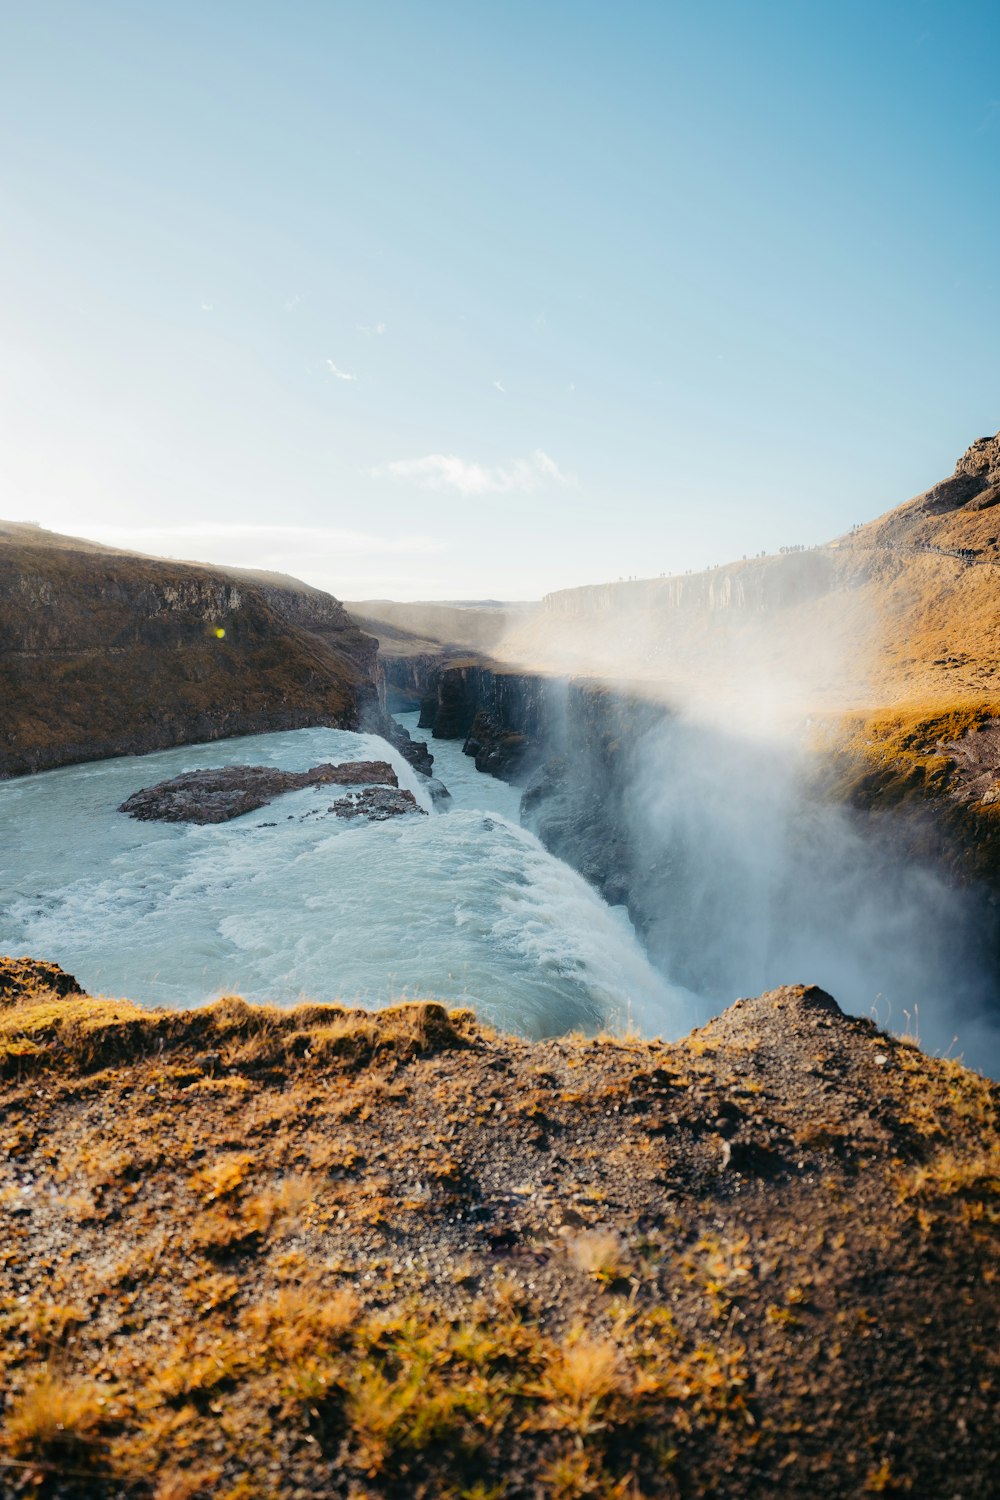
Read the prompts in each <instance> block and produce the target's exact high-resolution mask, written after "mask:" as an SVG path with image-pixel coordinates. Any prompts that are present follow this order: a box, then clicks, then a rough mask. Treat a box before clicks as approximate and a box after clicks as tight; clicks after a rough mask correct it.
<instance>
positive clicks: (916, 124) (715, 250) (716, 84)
mask: <svg viewBox="0 0 1000 1500" xmlns="http://www.w3.org/2000/svg"><path fill="white" fill-rule="evenodd" d="M998 41H1000V16H998V13H997V11H996V8H995V7H993V6H991V5H987V4H984V3H968V4H958V5H955V4H949V5H947V6H945V5H944V4H941V3H936V0H935V3H918V4H907V5H904V4H901V3H887V4H883V5H879V6H877V7H871V6H861V5H860V4H848V5H846V6H842V7H839V8H837V10H836V11H835V12H834V11H824V10H820V9H818V8H809V9H807V8H803V7H799V6H796V5H794V4H791V3H768V4H765V5H762V6H757V7H752V8H750V7H742V6H739V5H737V4H735V3H722V4H719V5H716V6H713V7H711V8H700V9H699V10H697V11H694V10H692V9H690V8H687V7H682V6H679V5H674V4H669V5H653V4H633V5H631V6H629V7H627V8H624V9H621V10H618V11H615V12H612V11H610V10H609V9H608V8H607V7H603V6H598V5H592V4H574V5H568V4H561V3H553V4H549V5H546V6H545V7H543V8H538V7H531V6H528V5H525V4H521V3H512V4H508V5H505V6H503V7H498V8H492V9H489V10H487V9H486V8H484V7H470V6H464V5H459V4H452V3H438V4H436V5H435V6H433V7H421V8H419V9H417V8H413V7H408V6H405V5H402V4H394V3H375V4H371V5H367V6H364V7H361V6H357V5H350V4H330V5H320V4H316V3H306V0H303V3H298V4H292V5H290V6H285V7H281V8H280V9H279V8H277V7H273V6H268V5H262V4H245V5H240V6H236V5H234V4H231V3H223V4H219V5H216V6H213V7H211V8H206V7H201V6H195V5H193V4H190V3H184V0H182V3H179V4H176V5H174V6H171V7H170V8H169V9H168V8H166V7H160V6H153V5H135V4H129V5H125V4H117V3H96V4H93V5H90V6H88V7H78V6H74V5H70V4H65V3H57V0H38V3H36V4H34V5H33V6H32V7H30V9H28V8H18V9H15V8H13V7H8V8H7V10H6V11H5V13H4V15H3V17H2V18H0V124H2V128H3V131H4V136H5V140H6V147H7V149H6V152H5V167H4V171H3V174H2V178H0V192H2V204H3V218H4V225H5V228H4V232H3V237H2V239H0V273H2V282H3V286H4V290H5V295H4V297H3V299H2V302H0V331H2V335H3V336H2V343H0V347H2V350H3V353H2V355H0V390H2V393H3V403H4V411H5V416H6V423H5V426H6V429H7V442H6V444H5V445H4V451H3V456H2V458H0V484H2V486H3V493H4V495H5V504H4V507H3V509H4V510H5V512H6V513H7V514H8V515H10V516H11V517H12V518H15V519H28V520H35V521H38V522H40V523H41V524H43V525H45V526H47V527H51V528H52V529H54V530H59V531H63V532H69V533H73V534H78V535H85V536H88V537H92V538H95V539H97V540H99V541H104V542H107V543H110V544H113V545H115V546H121V547H127V548H134V549H136V550H140V551H143V552H148V553H153V554H160V555H169V556H176V557H186V558H197V559H201V560H205V561H214V562H220V563H230V564H234V565H241V566H252V567H259V568H272V569H279V570H282V571H286V572H290V573H294V574H296V575H298V576H299V577H302V578H304V579H305V580H306V581H308V582H310V583H312V584H315V585H317V586H319V587H322V588H326V589H329V590H330V591H331V592H333V593H335V594H337V595H338V596H339V597H341V598H346V599H359V598H366V597H367V598H373V597H378V596H388V597H394V598H397V599H403V600H405V599H416V598H424V599H434V598H441V599H448V598H475V597H493V598H508V599H518V598H532V597H538V596H539V595H541V594H542V593H544V592H548V591H550V590H552V589H556V588H560V587H568V586H573V585H576V584H583V583H588V582H596V581H600V580H603V579H611V578H617V577H619V576H630V575H646V576H648V575H649V574H658V573H660V572H667V573H673V572H683V571H684V570H685V569H687V568H700V567H702V566H705V565H711V564H713V563H717V562H725V561H727V560H728V559H730V558H732V557H738V556H740V555H742V554H744V553H750V554H753V553H755V552H757V551H760V550H762V549H763V550H767V551H773V550H777V549H778V548H779V547H780V546H783V545H795V544H804V545H810V544H813V543H815V542H819V541H822V540H824V539H825V538H827V537H830V536H833V535H836V534H838V533H840V532H843V531H845V530H847V529H848V528H849V527H850V526H851V525H852V524H853V523H854V522H857V521H862V520H866V519H868V518H869V517H871V516H873V515H875V514H877V513H878V512H880V511H882V510H885V509H887V508H888V507H889V506H892V505H895V504H896V503H898V502H899V501H902V500H904V499H906V498H907V497H909V496H910V495H912V494H915V493H916V492H917V491H919V490H920V489H922V488H924V487H925V485H926V483H927V482H929V480H930V479H932V478H936V477H938V476H940V475H942V474H944V473H947V472H949V471H950V469H951V467H952V465H953V463H954V461H955V459H956V457H957V456H958V455H959V454H960V453H961V452H962V451H963V450H964V449H965V448H966V447H967V445H968V443H969V442H970V441H971V440H972V438H974V437H976V436H978V435H979V434H980V433H986V432H993V431H995V429H996V427H997V425H998V424H997V408H998V394H1000V392H998V381H997V375H996V367H995V361H994V359H993V354H992V348H991V346H990V344H989V341H988V339H986V338H984V337H982V333H983V331H985V330H987V329H989V328H991V327H994V326H996V325H997V322H998V320H1000V277H998V274H997V269H996V254H995V248H994V246H995V241H996V230H997V228H998V227H1000V209H998V207H997V205H998V202H1000V197H998V193H997V188H998V186H1000V184H998V182H997V177H998V171H997V163H998V161H1000V91H998V86H997V84H996V77H997V71H998V70H997V60H998V59H997V53H998Z"/></svg>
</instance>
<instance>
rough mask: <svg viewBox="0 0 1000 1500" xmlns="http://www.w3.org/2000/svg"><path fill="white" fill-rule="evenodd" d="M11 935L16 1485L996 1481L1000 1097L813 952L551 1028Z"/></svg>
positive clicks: (496, 1487) (86, 1491) (6, 1316)
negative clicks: (258, 983) (624, 1033)
mask: <svg viewBox="0 0 1000 1500" xmlns="http://www.w3.org/2000/svg"><path fill="white" fill-rule="evenodd" d="M15 967H16V976H15V980H14V984H15V986H16V989H17V997H16V1000H15V1002H14V1003H13V1004H8V1003H6V1002H5V1003H4V1005H3V1006H0V1076H2V1078H3V1090H2V1096H0V1103H2V1130H3V1140H4V1145H5V1152H4V1155H3V1157H2V1158H0V1223H2V1226H3V1247H4V1253H3V1256H2V1257H0V1309H2V1310H3V1328H4V1337H3V1339H2V1340H0V1386H2V1389H3V1390H4V1392H5V1398H4V1407H3V1411H2V1413H0V1462H2V1465H3V1467H2V1469H0V1472H3V1473H4V1474H5V1476H6V1477H5V1478H4V1479H3V1480H2V1481H0V1484H2V1485H4V1486H6V1490H7V1491H9V1492H10V1493H12V1494H13V1493H18V1494H24V1495H32V1496H35V1497H38V1500H43V1497H45V1500H55V1497H59V1500H87V1497H91V1496H98V1495H102V1496H104V1495H106V1496H114V1497H117V1500H149V1497H151V1496H152V1495H154V1494H155V1495H159V1496H166V1495H185V1496H188V1497H191V1500H196V1497H201V1496H205V1497H207V1496H212V1497H213V1500H216V1497H217V1500H247V1497H250V1496H254V1495H261V1494H266V1495H268V1496H270V1497H272V1500H291V1497H293V1496H294V1497H296V1500H320V1497H324V1500H331V1497H342V1500H362V1497H370V1500H404V1497H411V1496H421V1495H423V1496H427V1497H430V1496H455V1497H456V1500H457V1497H459V1496H462V1495H464V1496H469V1497H471V1496H473V1495H487V1494H494V1495H500V1494H503V1495H505V1496H507V1497H509V1500H538V1497H540V1496H554V1495H562V1496H564V1497H566V1496H570V1495H591V1496H605V1497H612V1496H618V1497H622V1500H624V1497H629V1496H639V1495H642V1496H646V1497H648V1500H688V1497H692V1500H693V1497H713V1500H745V1497H748V1496H761V1497H763V1496H769V1497H788V1500H799V1497H801V1500H842V1497H844V1496H847V1495H852V1496H853V1495H865V1494H898V1495H913V1496H918V1495H919V1496H928V1497H929V1496H962V1497H968V1500H973V1497H978V1496H980V1495H986V1494H987V1493H990V1492H991V1487H992V1485H993V1481H994V1479H995V1475H996V1472H997V1466H998V1464H1000V1445H998V1431H997V1426H996V1423H995V1421H993V1415H994V1412H995V1403H996V1377H995V1353H996V1349H997V1347H998V1344H1000V1327H998V1313H1000V1292H998V1282H997V1279H996V1276H995V1274H994V1273H995V1266H996V1256H997V1250H998V1244H997V1226H996V1207H997V1203H998V1197H997V1194H998V1191H1000V1186H998V1184H1000V1133H998V1102H1000V1100H998V1094H1000V1091H998V1089H997V1086H996V1085H991V1084H989V1083H988V1082H987V1081H986V1080H984V1079H982V1078H980V1077H978V1076H977V1075H975V1074H973V1073H970V1072H968V1071H967V1070H966V1069H964V1068H962V1067H960V1066H959V1065H958V1064H956V1063H954V1062H949V1061H945V1060H941V1059H933V1058H929V1057H926V1056H925V1055H923V1054H922V1053H921V1052H919V1051H918V1050H917V1049H916V1048H915V1047H913V1046H911V1045H908V1044H905V1043H902V1042H900V1041H898V1040H896V1039H894V1038H892V1037H890V1036H887V1035H886V1034H884V1033H883V1032H880V1031H879V1030H878V1029H877V1028H876V1027H875V1026H874V1025H873V1024H872V1023H871V1022H870V1021H868V1020H858V1019H851V1018H848V1017H846V1016H844V1015H843V1014H841V1012H840V1011H839V1009H838V1007H837V1005H836V1003H835V1002H834V1001H833V1000H832V999H831V998H830V996H829V995H825V994H823V992H822V991H820V990H817V989H815V988H811V987H807V986H802V985H791V986H787V987H785V988H782V989H779V990H776V991H772V992H770V993H768V994H765V995H762V996H761V997H759V998H758V999H755V1000H744V1001H741V1002H739V1003H738V1004H737V1005H735V1006H733V1007H732V1008H730V1009H729V1010H728V1011H726V1012H725V1013H724V1014H723V1015H722V1016H720V1017H719V1019H718V1020H716V1021H714V1022H712V1023H711V1024H710V1025H709V1026H707V1027H705V1028H704V1029H702V1030H701V1031H697V1032H694V1033H692V1035H691V1036H689V1037H687V1038H685V1039H683V1040H681V1041H679V1042H676V1043H673V1044H669V1045H667V1044H664V1043H663V1042H660V1041H638V1040H636V1039H634V1038H629V1039H616V1038H608V1037H605V1038H600V1039H592V1040H587V1039H585V1038H581V1037H579V1036H577V1037H572V1038H563V1039H553V1040H549V1041H545V1042H537V1043H531V1042H527V1041H524V1040H523V1039H519V1038H516V1037H509V1036H498V1035H496V1034H495V1033H493V1032H490V1031H489V1030H487V1029H485V1028H483V1027H481V1026H479V1025H477V1024H476V1023H475V1021H474V1020H473V1018H472V1017H471V1015H470V1014H469V1013H468V1012H452V1013H448V1012H446V1011H445V1010H444V1009H443V1008H442V1007H441V1006H439V1005H435V1004H433V1003H421V1004H414V1005H406V1006H397V1007H394V1008H392V1009H389V1010H386V1011H383V1012H381V1013H376V1014H369V1013H366V1012H363V1011H357V1010H345V1009H341V1008H338V1007H333V1006H318V1005H304V1006H299V1007H298V1008H297V1009H294V1010H285V1011H282V1010H273V1009H265V1008H258V1007H253V1006H249V1005H246V1004H245V1003H244V1002H242V1001H240V1000H236V999H227V1000H223V1001H220V1002H218V1003H217V1004H216V1005H213V1006H210V1007H207V1008H202V1009H199V1010H192V1011H183V1012H177V1011H150V1010H144V1009H143V1008H141V1007H139V1006H136V1005H133V1004H131V1003H130V1002H128V1001H125V1000H117V1001H116V1000H106V999H104V1000H95V999H91V998H89V997H87V996H85V995H82V994H80V993H79V992H78V991H75V987H74V986H72V984H71V983H62V984H58V983H55V982H54V981H55V980H56V979H57V977H58V976H57V974H56V973H54V971H53V969H52V968H51V966H48V965H39V966H38V969H37V972H36V975H35V983H34V984H33V985H32V984H30V983H29V981H30V978H31V975H30V972H29V965H28V963H27V961H25V960H21V961H19V962H18V963H17V964H16V965H15ZM5 970H6V964H5V962H4V961H2V960H0V994H2V993H4V988H5V985H4V974H5Z"/></svg>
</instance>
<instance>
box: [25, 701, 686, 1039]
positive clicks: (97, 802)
mask: <svg viewBox="0 0 1000 1500" xmlns="http://www.w3.org/2000/svg"><path fill="white" fill-rule="evenodd" d="M433 749H434V753H435V756H436V764H435V772H436V773H437V774H439V775H440V776H441V778H442V780H444V782H445V784H446V785H448V786H449V787H450V789H451V790H452V792H453V795H454V802H453V805H452V807H453V810H451V811H449V812H447V813H443V814H434V813H433V812H432V813H431V816H429V817H418V816H416V815H413V816H410V817H405V818H398V819H394V820H391V821H389V822H386V823H381V824H368V823H363V822H360V821H358V822H357V823H345V822H343V821H341V820H340V819H338V818H336V817H335V816H333V815H332V814H330V813H329V812H328V808H329V806H330V803H331V801H332V795H333V796H335V795H339V789H333V788H330V787H310V788H305V789H303V790H300V791H297V792H290V793H287V794H285V795H284V796H282V797H279V798H277V799H276V800H275V801H274V802H273V803H272V804H271V805H270V806H268V807H265V808H262V809H260V810H259V811H257V812H255V813H249V814H247V815H246V816H244V817H242V818H237V819H234V820H233V821H232V822H230V823H225V824H218V825H212V826H207V827H197V826H193V825H171V824H161V823H138V822H135V821H133V820H132V819H130V818H127V817H125V816H124V815H123V814H121V813H119V812H118V811H117V808H118V806H119V804H120V803H121V802H122V801H124V799H125V798H126V797H127V796H128V795H129V794H130V793H132V792H134V791H136V790H138V789H139V788H140V787H144V786H150V785H152V784H154V783H155V782H158V781H162V780H164V779H165V778H167V777H170V776H176V775H178V774H179V773H180V772H182V771H187V770H193V769H195V768H198V767H211V766H222V765H232V764H259V765H272V766H278V767H281V768H283V769H286V770H304V769H306V768H307V767H309V766H313V765H316V764H318V763H319V762H321V761H326V760H335V761H343V760H367V759H381V760H389V761H390V762H391V763H392V764H393V766H394V768H395V770H396V772H397V775H398V777H399V781H400V785H401V786H404V787H407V788H409V789H410V790H411V791H413V793H414V795H415V796H417V797H418V799H419V801H420V803H421V805H422V806H424V807H426V808H428V809H430V807H431V804H430V799H429V797H428V795H427V792H426V788H425V786H424V784H423V782H422V779H421V778H420V777H419V776H417V775H416V774H415V773H414V772H413V770H412V769H411V768H410V767H409V766H408V765H407V764H406V763H405V762H404V761H403V760H402V758H401V757H400V756H399V755H398V754H397V753H396V752H395V751H394V750H393V749H392V748H391V747H390V746H389V745H388V744H387V743H386V742H385V741H384V740H381V739H379V738H377V737H375V736H371V735H356V734H350V733H348V732H347V731H342V730H334V729H305V730H296V731H291V732H288V733H283V734H270V735H258V736H253V737H249V738H245V739H240V740H226V741H222V742H216V743H214V744H210V745H196V746H184V747H182V748H179V749H176V750H168V751H163V752H159V753H156V754H153V755H148V756H143V757H125V758H122V759H118V760H111V761H100V762H96V763H93V764H90V765H85V766H73V767H67V768H64V769H62V770H58V771H50V772H46V773H44V774H43V775H39V776H34V777H26V778H23V779H20V780H16V781H12V782H9V783H6V784H4V785H3V786H0V826H2V830H3V842H2V849H0V950H2V951H4V952H12V953H28V954H31V955H33V956H35V957H39V958H46V959H50V960H53V961H55V962H57V963H60V964H62V965H63V966H64V967H65V968H67V969H68V970H70V972H71V973H74V974H75V975H76V976H77V978H78V979H79V980H80V982H81V983H82V984H83V985H84V986H85V987H86V988H88V989H90V990H92V991H94V992H100V993H105V994H119V995H129V996H130V997H132V998H133V999H136V1000H140V1001H144V1002H147V1003H156V1004H165V1005H174V1006H183V1005H190V1004H195V1003H197V1002H200V1001H203V1000H205V999H208V998H210V997H212V996H215V995H218V994H222V993H232V992H236V993H240V994H244V995H246V996H247V997H248V998H250V999H254V1000H260V1001H265V1000H266V1001H271V1002H276V1003H279V1004H291V1003H294V1002H295V1001H296V1000H298V999H301V998H303V997H309V998H312V999H317V1000H331V1001H332V1000H342V1001H345V1002H349V1003H359V1004H364V1005H367V1006H378V1005H382V1004H385V1003H387V1002H389V1001H392V1000H394V999H398V998H400V997H409V998H417V997H423V996H428V997H434V998H437V999H440V1000H443V1001H445V1002H446V1003H449V1004H467V1005H471V1006H473V1007H474V1008H475V1009H476V1011H477V1012H478V1013H479V1014H480V1015H481V1016H483V1018H484V1019H486V1020H489V1021H492V1022H494V1023H495V1024H497V1025H500V1026H502V1027H504V1028H507V1029H512V1030H517V1031H521V1032H524V1033H526V1034H528V1035H533V1036H538V1035H546V1034H551V1033H555V1032H559V1031H562V1030H566V1029H568V1028H571V1027H587V1028H591V1027H598V1026H604V1025H616V1024H621V1023H622V1022H623V1021H625V1020H627V1019H631V1020H632V1021H633V1022H634V1023H635V1024H636V1025H638V1026H640V1027H641V1028H642V1029H643V1030H645V1031H648V1032H657V1033H662V1034H677V1033H679V1032H681V1031H683V1030H685V1029H686V1028H687V1027H688V1026H689V1025H690V1024H692V1021H693V1019H694V1016H693V1015H692V1013H691V1011H690V1009H689V1006H688V1003H687V1001H688V997H687V996H686V995H685V993H684V992H683V991H681V990H678V989H675V988H673V987H671V986H669V985H668V984H666V983H665V982H664V980H663V979H662V978H661V977H660V976H659V975H657V974H656V972H655V971H654V970H653V969H652V968H651V966H650V965H649V963H648V962H647V960H646V958H645V956H644V954H643V952H642V949H641V947H640V945H639V943H638V942H637V940H636V938H635V936H634V934H633V932H632V931H631V928H630V927H629V925H628V923H627V921H626V922H623V921H622V920H621V915H620V913H616V912H613V911H611V910H610V909H609V908H608V907H607V906H606V905H605V903H604V902H603V901H602V900H601V899H600V897H599V896H598V895H597V894H596V893H595V892H594V891H593V890H592V889H591V888H590V886H588V885H587V883H586V882H585V881H584V880H583V879H582V878H581V877H580V876H578V875H577V874H576V873H575V872H574V871H573V870H571V869H570V868H569V867H568V866H567V865H564V864H562V863H561V862H560V861H559V860H556V859H553V858H552V856H551V855H549V854H548V853H547V852H546V851H545V850H544V849H543V848H542V846H541V844H539V842H538V840H537V839H535V838H534V836H533V835H532V834H530V833H528V832H527V831H526V830H525V829H523V828H521V827H519V826H518V824H517V822H516V807H517V801H518V795H519V794H518V793H517V791H516V790H515V789H513V788H510V787H507V786H505V785H504V784H503V783H501V782H497V781H494V780H493V779H492V778H489V777H485V776H479V775H478V773H476V772H475V770H474V769H473V768H472V765H471V762H470V761H468V760H467V759H466V758H464V757H462V758H461V762H460V761H459V760H458V759H456V757H460V756H461V752H460V749H459V748H458V747H457V746H455V747H453V746H447V747H446V746H439V744H438V743H437V742H435V744H434V746H433ZM449 772H451V773H453V774H451V775H449ZM331 794H332V795H331ZM265 825H273V826H265Z"/></svg>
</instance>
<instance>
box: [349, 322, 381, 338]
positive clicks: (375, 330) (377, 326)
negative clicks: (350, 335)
mask: <svg viewBox="0 0 1000 1500" xmlns="http://www.w3.org/2000/svg"><path fill="white" fill-rule="evenodd" d="M355 327H356V328H357V330H358V332H359V333H364V334H367V335H368V337H369V338H370V337H371V336H372V334H375V335H381V334H383V333H385V324H384V323H357V324H355Z"/></svg>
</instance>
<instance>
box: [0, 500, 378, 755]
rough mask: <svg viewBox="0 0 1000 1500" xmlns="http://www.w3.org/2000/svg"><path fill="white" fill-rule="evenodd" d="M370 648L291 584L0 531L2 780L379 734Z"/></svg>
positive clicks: (329, 602)
mask: <svg viewBox="0 0 1000 1500" xmlns="http://www.w3.org/2000/svg"><path fill="white" fill-rule="evenodd" d="M376 652H377V645H376V642H375V640H374V639H373V638H372V637H370V636H367V635H365V634H363V633H362V631H360V630H359V629H358V628H357V626H356V625H354V624H353V622H352V621H351V620H350V619H348V617H347V615H346V613H345V611H344V609H343V606H342V605H341V604H340V603H339V601H338V600H336V599H334V598H332V597H331V596H330V595H329V594H325V593H323V592H322V591H321V590H319V589H313V588H311V587H309V586H308V585H307V584H304V583H301V582H300V581H299V580H297V579H293V578H286V577H283V576H281V575H279V574H261V573H252V572H246V571H243V570H239V569H232V568H219V567H214V566H210V565H201V564H193V563H181V562H174V561H172V560H169V559H157V558H147V557H138V556H134V555H132V554H129V553H124V552H118V551H115V550H114V549H113V548H105V547H101V546H99V545H98V544H96V543H91V542H87V541H83V540H80V539H79V538H74V537H64V536H59V535H57V534H56V533H53V532H46V531H43V530H42V529H41V528H39V527H31V526H26V525H21V524H17V523H13V522H2V521H0V705H2V715H0V717H2V721H3V725H2V727H3V733H2V735H0V777H5V776H19V775H23V774H25V773H26V772H31V771H43V770H47V769H49V768H51V767H53V766H61V765H67V764H72V763H74V762H81V761H89V760H102V759H104V758H105V757H107V756H116V755H136V754H139V755H141V754H145V753H146V752H147V751H150V750H160V749H165V748H167V747H168V746H171V745H179V744H196V743H200V742H203V741H206V740H218V739H225V738H228V737H229V736H233V735H246V734H263V733H272V732H274V731H276V730H285V729H301V728H304V727H306V726H311V725H316V724H328V725H331V726H333V727H336V728H343V729H357V728H359V727H360V726H361V723H362V720H368V719H371V720H372V726H373V728H377V732H382V729H381V724H382V723H383V722H384V721H385V717H386V716H385V715H384V713H383V712H382V710H381V706H380V704H379V701H378V684H377V680H376V678H377V671H376Z"/></svg>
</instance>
